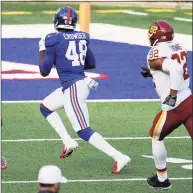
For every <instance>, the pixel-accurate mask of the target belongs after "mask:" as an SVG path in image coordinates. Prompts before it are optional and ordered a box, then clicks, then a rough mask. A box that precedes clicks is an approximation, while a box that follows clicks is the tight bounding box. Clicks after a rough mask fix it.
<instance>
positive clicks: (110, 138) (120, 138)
mask: <svg viewBox="0 0 193 193" xmlns="http://www.w3.org/2000/svg"><path fill="white" fill-rule="evenodd" d="M105 139H106V140H146V139H151V137H105ZM166 139H190V137H189V136H180V137H166ZM74 140H76V141H82V139H80V138H75V139H74ZM1 141H2V142H35V141H61V139H4V140H1Z"/></svg>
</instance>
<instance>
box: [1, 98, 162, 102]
mask: <svg viewBox="0 0 193 193" xmlns="http://www.w3.org/2000/svg"><path fill="white" fill-rule="evenodd" d="M154 101H156V102H157V101H160V99H93V100H92V99H89V100H87V102H90V103H95V102H98V103H104V102H154ZM41 102H42V101H41V100H26V101H2V103H41Z"/></svg>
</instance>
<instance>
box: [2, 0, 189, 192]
mask: <svg viewBox="0 0 193 193" xmlns="http://www.w3.org/2000/svg"><path fill="white" fill-rule="evenodd" d="M80 4H81V5H83V4H84V3H80V2H55V1H52V2H42V1H41V2H27V1H26V2H1V16H2V118H3V132H2V152H3V155H4V156H5V157H6V158H7V161H8V168H7V170H5V171H3V172H2V176H1V177H2V179H1V180H2V192H3V193H8V192H9V193H19V192H20V193H21V192H23V193H24V192H30V193H32V192H37V185H36V184H35V183H36V180H37V173H38V170H39V168H40V167H41V166H42V165H47V164H55V165H58V166H59V167H60V168H61V169H62V171H63V173H64V175H65V176H66V177H67V178H68V179H69V180H70V182H69V183H68V184H65V185H62V186H61V192H67V193H77V192H79V193H99V192H105V193H126V192H132V193H138V192H140V193H142V192H146V193H151V192H152V190H151V189H150V188H149V187H148V186H147V184H146V181H145V179H146V177H147V176H149V175H151V173H152V172H154V163H153V160H152V159H151V141H150V138H149V128H150V127H151V124H152V120H153V118H154V116H155V114H156V113H157V112H158V111H159V110H160V104H159V102H158V97H157V94H156V93H155V90H154V87H153V84H152V82H151V80H144V79H143V78H142V77H141V76H140V67H141V66H144V65H146V55H147V53H148V50H149V45H148V40H147V29H148V26H149V25H150V24H151V23H152V22H153V21H154V20H157V19H164V20H167V21H168V22H170V23H171V24H172V25H173V27H174V30H175V32H176V35H175V38H177V39H178V40H179V41H181V42H182V43H183V44H184V45H185V46H186V47H187V50H188V68H189V73H190V75H191V77H192V2H187V1H177V2H145V1H143V2H91V3H90V5H91V6H90V5H89V6H90V16H91V18H90V19H89V18H88V15H89V11H85V12H84V11H83V12H81V13H80V12H79V11H80V10H79V9H80ZM87 4H88V2H87ZM64 5H68V6H71V7H73V8H74V9H75V10H77V11H78V14H79V17H83V18H85V19H82V22H81V25H82V27H81V26H80V25H79V24H78V25H77V29H80V28H81V29H83V30H86V31H87V30H88V28H87V24H88V23H89V21H90V25H89V33H90V36H91V41H90V44H91V47H92V49H93V51H94V53H95V55H96V60H97V68H96V69H95V70H92V71H88V72H87V75H88V76H90V77H92V78H96V79H97V81H98V82H99V83H100V87H99V89H98V90H97V91H94V92H92V93H91V95H90V96H89V100H88V102H89V103H88V106H89V111H90V119H91V126H92V128H93V129H95V130H97V131H98V132H99V133H101V134H102V135H103V136H105V137H106V138H107V140H109V141H110V143H112V144H113V145H114V146H115V147H117V148H118V149H120V150H121V151H122V152H124V153H126V154H129V155H130V157H131V159H132V163H131V165H130V166H129V167H128V168H126V169H125V170H124V171H123V172H122V174H121V175H117V176H112V175H111V174H109V172H110V171H111V167H112V163H113V162H112V160H110V159H108V158H107V157H106V156H105V155H103V154H102V153H100V152H98V151H96V150H95V149H94V148H92V147H90V146H88V145H87V144H86V142H83V141H79V145H80V147H79V149H78V150H77V151H76V152H75V153H74V154H73V155H72V157H70V158H69V159H66V160H61V159H59V153H60V150H61V141H60V140H59V139H58V136H57V135H56V133H55V132H54V130H53V129H52V128H51V127H50V126H49V125H48V123H47V122H46V121H45V120H44V119H43V117H42V116H41V114H40V113H39V103H40V101H41V100H42V99H43V98H44V97H45V96H46V95H47V94H49V93H50V92H52V91H53V90H54V89H56V88H57V87H59V86H60V84H59V82H58V79H57V74H56V71H54V69H53V71H52V73H51V75H50V76H49V77H47V78H42V77H41V75H40V74H39V72H38V65H37V64H38V41H39V40H40V38H41V37H42V36H44V35H46V34H47V33H49V32H50V31H52V30H53V24H52V18H53V15H54V13H55V12H56V10H57V9H58V8H59V7H62V6H64ZM86 21H87V22H86ZM191 86H192V84H191ZM59 113H60V114H61V116H62V117H63V119H64V122H65V124H66V126H67V128H68V129H69V132H70V133H71V135H72V136H73V137H74V138H76V139H77V136H76V134H75V133H74V132H73V130H72V128H71V125H70V123H69V121H68V120H67V118H66V117H65V115H64V113H63V110H60V111H59ZM77 140H79V139H77ZM166 144H167V149H168V157H169V158H173V159H170V162H168V168H169V175H170V177H171V179H172V183H173V188H172V190H171V191H170V192H174V193H182V192H186V193H191V192H192V184H191V183H192V170H191V168H190V164H191V163H192V151H191V148H190V147H191V141H190V139H189V137H188V134H187V132H186V130H185V129H184V127H183V126H182V127H181V128H180V129H179V130H176V131H175V132H174V133H173V134H172V135H171V138H168V139H166ZM148 156H149V158H148ZM171 160H173V161H171ZM186 165H189V166H188V167H186ZM184 168H190V169H184ZM156 192H158V193H159V192H162V191H159V190H158V191H156Z"/></svg>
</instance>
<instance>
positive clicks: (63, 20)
mask: <svg viewBox="0 0 193 193" xmlns="http://www.w3.org/2000/svg"><path fill="white" fill-rule="evenodd" d="M77 20H78V16H77V13H76V11H75V10H74V9H72V8H71V7H68V6H64V7H62V8H59V9H58V10H57V12H56V14H55V16H54V28H55V29H72V30H74V29H75V28H76V23H77Z"/></svg>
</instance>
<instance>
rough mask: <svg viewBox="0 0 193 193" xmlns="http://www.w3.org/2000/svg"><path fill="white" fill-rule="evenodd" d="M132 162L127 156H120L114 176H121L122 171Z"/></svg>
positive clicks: (114, 167)
mask: <svg viewBox="0 0 193 193" xmlns="http://www.w3.org/2000/svg"><path fill="white" fill-rule="evenodd" d="M129 162H131V159H130V158H129V156H127V155H123V154H122V155H120V156H119V157H118V158H117V160H116V161H115V162H114V165H113V169H114V170H113V171H112V172H111V173H112V174H119V173H120V171H121V170H122V169H123V168H124V167H125V166H126V165H128V163H129Z"/></svg>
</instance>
